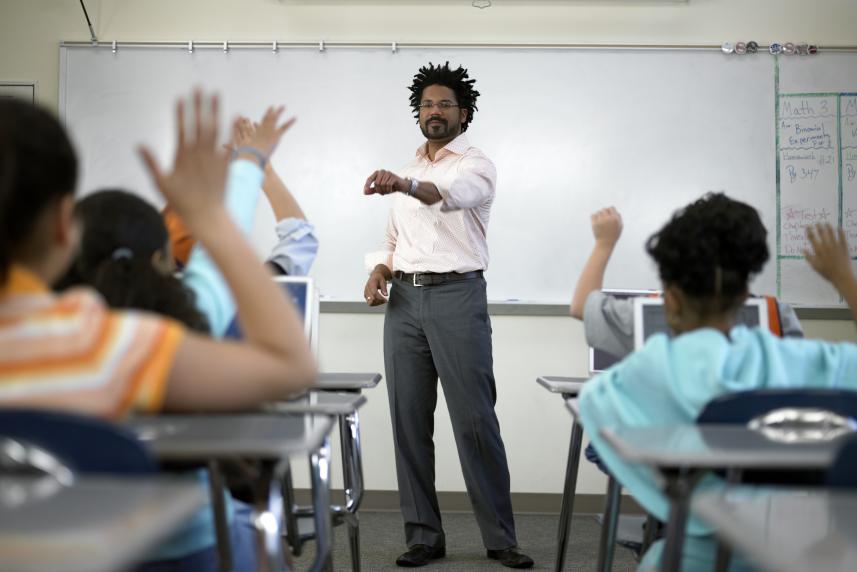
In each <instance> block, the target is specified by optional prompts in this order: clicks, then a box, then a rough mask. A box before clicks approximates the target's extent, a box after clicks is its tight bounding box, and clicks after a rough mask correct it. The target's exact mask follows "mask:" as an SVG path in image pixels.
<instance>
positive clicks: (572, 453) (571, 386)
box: [536, 375, 586, 572]
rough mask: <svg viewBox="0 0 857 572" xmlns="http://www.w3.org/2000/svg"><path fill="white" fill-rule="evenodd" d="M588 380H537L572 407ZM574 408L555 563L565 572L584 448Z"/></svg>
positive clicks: (556, 378)
mask: <svg viewBox="0 0 857 572" xmlns="http://www.w3.org/2000/svg"><path fill="white" fill-rule="evenodd" d="M585 381H586V378H582V377H559V376H550V375H544V376H541V377H539V378H537V379H536V383H538V384H539V385H541V386H542V387H544V388H545V389H547V390H548V391H550V392H551V393H557V394H560V395H562V397H563V399H565V400H566V407H568V402H570V401H575V402H576V401H577V400H576V399H571V398H574V397H577V394H578V393H580V390H581V389H582V388H583V384H584V382H585ZM574 407H575V409H574V410H572V409H569V411H571V414H572V423H571V440H570V441H569V444H568V459H567V460H566V463H565V481H564V485H563V490H562V503H561V504H560V512H559V526H558V529H557V534H556V535H557V549H556V562H555V563H554V570H555V571H556V572H561V571H562V569H563V567H564V566H565V555H566V550H567V548H568V532H569V530H570V529H571V517H572V516H573V514H574V496H575V489H576V488H577V469H578V466H579V465H580V449H581V443H582V441H583V428H582V427H581V426H580V423H579V422H578V415H577V414H576V411H577V409H576V406H574Z"/></svg>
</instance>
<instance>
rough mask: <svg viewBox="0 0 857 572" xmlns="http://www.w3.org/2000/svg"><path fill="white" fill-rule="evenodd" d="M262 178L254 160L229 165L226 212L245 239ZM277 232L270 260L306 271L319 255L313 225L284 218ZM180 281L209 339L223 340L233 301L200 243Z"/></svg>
mask: <svg viewBox="0 0 857 572" xmlns="http://www.w3.org/2000/svg"><path fill="white" fill-rule="evenodd" d="M264 176H265V175H264V173H263V172H262V169H260V168H259V166H258V165H257V164H256V163H255V162H253V161H247V160H238V161H233V162H232V163H231V164H230V166H229V178H228V179H227V183H226V209H227V211H228V212H229V214H230V215H232V218H233V219H234V220H235V224H237V225H238V228H239V229H240V230H241V231H242V232H243V233H244V234H245V235H246V236H249V235H250V233H251V230H252V228H253V222H254V220H255V217H256V203H257V202H258V200H259V191H260V189H261V188H262V181H263V180H264ZM276 230H277V238H278V243H277V245H276V246H275V247H274V250H273V252H272V253H271V258H270V259H269V261H270V262H273V263H274V264H276V265H277V266H279V267H280V268H282V269H283V271H285V272H286V273H287V274H289V275H292V276H300V275H304V274H306V273H307V272H309V269H310V266H312V263H313V261H314V260H315V256H316V253H317V252H318V239H317V238H316V237H315V229H314V228H313V226H312V225H311V224H310V223H308V222H307V221H305V220H301V219H296V218H286V219H283V220H281V221H280V222H278V223H277V228H276ZM182 280H184V283H185V284H186V285H187V286H188V288H190V289H191V290H193V292H194V294H195V295H196V306H197V308H199V310H200V311H201V312H202V313H203V314H205V316H206V317H207V318H208V323H209V327H210V328H211V335H212V337H215V338H221V337H223V334H224V333H225V332H226V330H227V328H228V327H229V324H230V323H231V322H232V319H233V318H234V317H235V311H236V307H235V300H234V299H233V297H232V291H231V290H230V289H229V285H228V284H227V283H226V280H225V279H224V278H223V275H222V274H221V273H220V270H218V269H217V266H216V265H215V264H214V261H213V260H212V259H211V257H210V256H209V255H208V253H207V252H206V251H205V248H203V246H202V245H201V244H197V245H196V246H194V247H193V250H192V251H191V254H190V257H189V258H188V263H187V265H186V266H185V269H184V272H183V274H182Z"/></svg>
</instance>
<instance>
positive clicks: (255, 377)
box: [141, 92, 315, 410]
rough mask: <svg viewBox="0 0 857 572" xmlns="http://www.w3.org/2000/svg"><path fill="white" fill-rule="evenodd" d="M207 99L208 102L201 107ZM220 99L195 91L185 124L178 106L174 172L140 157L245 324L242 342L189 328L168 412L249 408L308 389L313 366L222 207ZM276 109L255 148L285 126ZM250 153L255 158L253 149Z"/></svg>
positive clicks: (295, 326)
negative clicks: (220, 279) (202, 248)
mask: <svg viewBox="0 0 857 572" xmlns="http://www.w3.org/2000/svg"><path fill="white" fill-rule="evenodd" d="M203 103H205V105H203ZM217 108H218V102H217V98H216V97H213V98H211V99H210V101H205V102H203V97H202V95H201V94H200V93H198V92H197V93H195V94H194V101H193V113H192V118H191V121H190V122H189V124H188V125H189V128H187V129H186V128H185V127H184V126H185V117H184V116H185V112H184V106H183V104H182V103H179V105H178V109H177V123H178V143H177V146H176V156H175V160H174V164H173V167H172V170H171V171H169V172H165V171H162V170H161V168H160V167H159V166H158V164H157V162H156V160H155V158H154V156H153V154H152V153H151V152H150V151H149V150H148V149H141V155H142V157H143V160H144V162H145V164H146V166H147V168H148V170H149V172H150V174H151V176H152V178H153V180H154V182H155V184H156V186H157V187H158V189H159V190H160V192H161V193H162V194H163V195H164V197H165V198H166V199H167V200H168V201H169V202H170V204H171V205H172V206H173V208H174V209H175V210H176V212H177V213H178V215H179V216H180V217H181V218H182V219H183V220H184V221H185V224H187V226H188V228H189V230H190V231H191V233H192V234H193V235H194V236H195V237H196V238H197V239H198V240H199V241H200V242H201V243H202V244H203V245H204V246H205V248H206V250H207V251H208V253H209V255H210V256H211V258H212V259H213V260H214V262H215V263H216V264H217V266H218V268H219V269H220V271H221V272H222V274H223V276H224V278H225V279H226V282H227V283H228V284H229V287H230V289H231V290H232V294H233V296H234V298H235V301H236V303H237V306H238V314H239V317H240V319H241V324H242V326H243V329H244V334H245V342H244V343H225V342H215V341H212V340H211V339H209V338H206V337H203V336H197V335H194V334H188V335H187V336H186V338H185V339H184V341H183V342H182V343H181V345H180V346H179V349H178V353H177V355H176V358H175V361H174V364H173V368H172V371H171V373H170V377H169V381H168V386H167V390H166V395H165V401H164V405H165V407H166V408H167V409H171V410H224V409H238V408H245V407H250V406H253V405H256V404H258V403H259V402H261V401H264V400H270V399H275V398H278V397H283V396H285V395H287V394H289V393H292V392H296V391H300V390H302V389H304V388H306V387H308V386H309V385H310V384H311V383H312V382H313V380H314V376H315V364H314V362H313V358H312V354H311V352H310V349H309V347H308V345H307V343H306V340H305V338H304V335H303V330H302V327H301V322H300V320H299V319H298V316H297V313H296V312H295V310H294V308H293V307H292V305H291V303H290V302H289V301H288V300H287V299H286V297H285V296H283V294H282V292H281V291H280V289H279V288H278V287H277V286H276V285H275V284H274V283H273V281H272V280H271V279H270V275H269V274H268V273H267V271H266V270H265V269H264V267H263V266H262V265H261V264H260V263H259V261H258V259H257V258H256V256H255V254H254V253H253V250H252V248H251V247H250V245H249V244H248V243H247V241H246V239H245V238H244V237H243V235H242V233H241V232H240V230H239V229H238V228H237V227H236V225H235V223H234V222H233V220H232V219H231V218H230V216H229V215H228V213H227V212H226V209H225V208H224V205H223V195H224V185H225V180H226V173H227V169H228V165H229V153H228V151H226V150H223V149H219V148H218V145H217ZM281 113H282V108H280V109H276V110H275V109H269V110H268V112H267V113H266V117H265V120H263V124H265V125H267V127H266V128H267V129H269V130H270V133H269V137H268V138H266V139H265V140H264V141H262V148H260V149H259V151H260V152H261V154H263V156H267V155H268V154H270V153H271V151H273V148H274V146H276V142H277V141H278V140H279V137H280V135H282V133H283V132H284V131H285V126H284V125H281V124H280V121H279V117H280V115H281ZM249 155H250V157H244V158H248V159H254V158H255V159H258V157H255V155H254V154H253V153H250V154H249Z"/></svg>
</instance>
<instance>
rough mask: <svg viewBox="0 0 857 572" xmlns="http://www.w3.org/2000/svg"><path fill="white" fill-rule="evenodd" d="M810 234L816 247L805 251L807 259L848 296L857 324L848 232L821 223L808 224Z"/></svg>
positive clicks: (856, 284) (856, 279)
mask: <svg viewBox="0 0 857 572" xmlns="http://www.w3.org/2000/svg"><path fill="white" fill-rule="evenodd" d="M806 236H807V238H808V239H809V243H810V245H811V246H812V248H811V249H810V250H805V251H804V256H806V260H807V262H809V264H810V266H812V269H813V270H815V271H816V272H818V273H819V274H820V275H821V276H822V277H823V278H824V279H825V280H827V281H828V282H830V283H831V284H833V287H834V288H836V290H837V291H838V292H839V293H840V294H841V295H842V297H843V298H845V302H846V303H847V304H848V307H849V308H850V309H851V316H852V317H853V318H854V322H855V324H857V277H855V276H854V269H853V268H852V267H851V256H850V255H849V253H848V241H847V240H846V239H845V231H844V230H842V229H841V228H839V229H834V228H833V227H832V226H830V225H829V224H818V225H815V226H814V227H812V226H810V227H807V229H806Z"/></svg>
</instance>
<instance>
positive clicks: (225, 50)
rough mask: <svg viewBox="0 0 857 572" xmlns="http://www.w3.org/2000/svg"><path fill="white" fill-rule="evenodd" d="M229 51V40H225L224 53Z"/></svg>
mask: <svg viewBox="0 0 857 572" xmlns="http://www.w3.org/2000/svg"><path fill="white" fill-rule="evenodd" d="M228 52H229V42H223V53H224V54H225V53H228Z"/></svg>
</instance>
